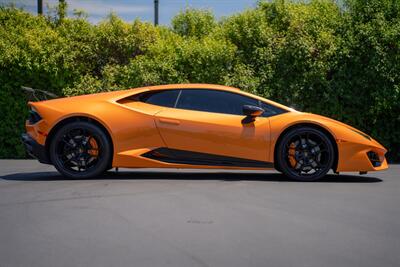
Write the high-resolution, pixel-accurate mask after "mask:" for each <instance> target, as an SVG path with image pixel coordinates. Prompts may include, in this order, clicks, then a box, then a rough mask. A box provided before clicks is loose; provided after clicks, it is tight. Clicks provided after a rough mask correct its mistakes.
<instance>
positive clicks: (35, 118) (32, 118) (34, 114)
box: [28, 107, 42, 124]
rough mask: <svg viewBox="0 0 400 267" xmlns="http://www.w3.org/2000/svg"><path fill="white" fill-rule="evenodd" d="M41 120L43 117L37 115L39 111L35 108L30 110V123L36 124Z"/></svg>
mask: <svg viewBox="0 0 400 267" xmlns="http://www.w3.org/2000/svg"><path fill="white" fill-rule="evenodd" d="M41 119H42V117H40V115H39V113H37V111H36V110H35V109H34V108H33V107H31V109H30V110H29V117H28V121H29V123H30V124H35V123H37V122H38V121H40V120H41Z"/></svg>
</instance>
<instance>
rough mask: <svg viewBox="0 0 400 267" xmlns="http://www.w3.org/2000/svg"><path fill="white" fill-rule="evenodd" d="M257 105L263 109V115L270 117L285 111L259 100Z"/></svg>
mask: <svg viewBox="0 0 400 267" xmlns="http://www.w3.org/2000/svg"><path fill="white" fill-rule="evenodd" d="M259 107H260V108H262V109H263V110H264V113H263V114H262V116H263V117H271V116H275V115H279V114H282V113H285V112H287V111H286V110H283V109H280V108H278V107H275V106H273V105H270V104H267V103H264V102H262V101H260V105H259Z"/></svg>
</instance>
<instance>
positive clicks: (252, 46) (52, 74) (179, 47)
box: [0, 0, 400, 161]
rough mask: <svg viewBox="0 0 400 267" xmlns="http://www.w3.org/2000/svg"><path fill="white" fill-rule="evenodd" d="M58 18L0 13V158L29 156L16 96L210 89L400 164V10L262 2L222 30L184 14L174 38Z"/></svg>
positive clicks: (160, 31)
mask: <svg viewBox="0 0 400 267" xmlns="http://www.w3.org/2000/svg"><path fill="white" fill-rule="evenodd" d="M60 14H62V12H58V15H57V16H53V17H51V16H34V15H31V14H29V13H26V12H24V11H22V10H18V9H15V8H13V7H0V114H1V116H0V118H1V119H0V120H1V122H0V158H21V157H24V156H25V154H24V150H23V148H22V146H21V144H20V141H19V135H20V133H21V132H22V131H23V124H24V119H25V118H26V115H27V114H26V113H27V110H26V97H25V95H24V93H22V92H21V90H20V89H19V88H20V86H29V87H33V88H39V89H45V90H49V91H52V92H55V93H57V94H62V95H79V94H85V93H95V92H100V91H107V90H118V89H125V88H129V87H136V86H143V85H153V84H167V83H183V82H204V83H217V84H227V85H232V86H237V87H239V88H241V89H243V90H246V91H249V92H253V93H257V94H259V95H263V96H265V97H268V98H270V99H273V100H276V101H277V102H281V103H283V104H286V105H289V106H293V107H296V108H297V109H299V110H303V111H308V112H313V113H319V114H322V115H326V116H329V117H333V118H335V119H338V120H341V121H343V122H345V123H348V124H350V125H353V126H355V127H357V128H359V129H361V130H363V131H365V132H367V133H370V134H371V135H372V136H373V137H375V138H376V139H378V140H379V141H380V142H382V143H383V144H384V145H385V146H386V147H387V148H389V154H388V156H389V158H390V160H392V161H399V160H400V155H399V152H400V141H399V140H400V115H399V114H400V101H399V100H400V1H398V0H383V1H380V0H367V1H365V0H352V1H346V2H345V4H342V5H341V6H339V5H337V4H335V3H334V2H333V1H307V2H299V1H295V2H288V1H274V2H272V3H271V2H260V3H259V4H258V6H257V7H256V8H254V9H248V10H246V11H243V12H242V13H239V14H236V15H233V16H229V17H226V18H223V19H221V20H219V21H217V20H216V19H215V18H214V16H213V14H212V13H211V12H210V11H208V10H195V9H187V10H185V11H183V12H181V13H179V14H178V15H176V16H175V17H174V18H173V19H172V23H171V25H172V26H171V27H163V26H159V27H154V26H153V25H151V24H149V23H144V22H141V21H139V20H136V21H134V22H132V23H126V22H123V21H122V20H121V19H119V18H118V17H117V16H115V15H112V14H111V15H110V16H109V17H108V18H107V19H106V20H104V21H103V22H101V23H99V24H98V25H93V24H90V23H89V22H88V21H87V20H85V19H84V18H82V16H80V17H76V18H64V17H63V16H61V19H60Z"/></svg>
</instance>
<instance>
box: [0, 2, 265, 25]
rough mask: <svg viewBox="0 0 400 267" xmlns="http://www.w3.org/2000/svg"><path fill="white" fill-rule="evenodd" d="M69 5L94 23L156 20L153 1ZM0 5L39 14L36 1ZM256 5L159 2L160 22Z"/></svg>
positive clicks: (223, 12)
mask: <svg viewBox="0 0 400 267" xmlns="http://www.w3.org/2000/svg"><path fill="white" fill-rule="evenodd" d="M43 2H44V13H46V10H47V8H46V6H47V5H49V6H55V5H56V4H57V3H58V0H43ZM66 2H67V3H68V10H69V15H70V16H72V10H73V9H83V10H85V11H86V13H88V15H89V16H88V19H89V21H90V22H92V23H97V22H99V21H101V20H102V19H104V18H105V17H106V16H107V14H109V13H110V12H114V13H116V14H117V15H118V16H119V17H121V18H122V19H124V20H125V21H127V22H130V21H133V20H135V19H136V18H139V19H141V20H144V21H149V22H153V21H154V0H114V1H110V0H108V1H107V0H66ZM0 4H2V5H4V4H15V6H17V7H22V8H24V9H25V10H27V11H29V12H32V13H36V12H37V0H0ZM256 5H257V0H236V1H235V0H214V1H213V0H159V23H160V24H164V25H169V24H170V21H171V18H172V17H173V16H174V15H176V14H177V13H178V12H179V11H181V10H183V9H185V8H186V7H192V8H202V9H209V10H211V11H212V12H213V13H214V15H215V16H216V17H217V18H221V17H223V16H228V15H231V14H234V13H237V12H240V11H243V10H244V9H246V8H251V7H255V6H256Z"/></svg>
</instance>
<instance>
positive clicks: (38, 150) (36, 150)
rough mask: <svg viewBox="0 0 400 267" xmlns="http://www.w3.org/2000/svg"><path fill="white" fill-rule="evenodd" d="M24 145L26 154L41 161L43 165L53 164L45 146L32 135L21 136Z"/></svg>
mask: <svg viewBox="0 0 400 267" xmlns="http://www.w3.org/2000/svg"><path fill="white" fill-rule="evenodd" d="M21 139H22V143H23V144H24V145H25V149H26V152H27V153H28V154H29V155H30V156H32V157H34V158H37V159H38V160H39V162H41V163H45V164H51V161H50V159H49V156H48V154H47V152H46V149H45V147H44V146H42V145H41V144H39V143H38V142H36V141H35V140H34V139H33V138H32V137H31V136H30V135H28V134H22V135H21Z"/></svg>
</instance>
